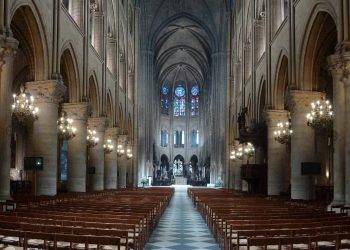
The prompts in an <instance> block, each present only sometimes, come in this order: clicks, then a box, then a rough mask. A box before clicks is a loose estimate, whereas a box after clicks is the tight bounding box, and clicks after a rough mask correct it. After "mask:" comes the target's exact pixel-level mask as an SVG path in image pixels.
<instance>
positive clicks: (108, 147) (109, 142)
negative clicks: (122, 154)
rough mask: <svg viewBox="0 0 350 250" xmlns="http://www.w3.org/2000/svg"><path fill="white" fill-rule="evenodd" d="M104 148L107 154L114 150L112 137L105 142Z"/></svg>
mask: <svg viewBox="0 0 350 250" xmlns="http://www.w3.org/2000/svg"><path fill="white" fill-rule="evenodd" d="M103 149H104V151H105V153H106V154H109V153H111V152H112V151H113V149H114V145H113V143H112V140H111V139H107V140H106V142H105V144H104V145H103Z"/></svg>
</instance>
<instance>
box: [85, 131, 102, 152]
mask: <svg viewBox="0 0 350 250" xmlns="http://www.w3.org/2000/svg"><path fill="white" fill-rule="evenodd" d="M99 140H100V139H99V138H98V137H97V136H96V130H91V129H88V130H87V136H86V141H87V147H88V148H93V147H95V146H96V145H97V144H98V141H99Z"/></svg>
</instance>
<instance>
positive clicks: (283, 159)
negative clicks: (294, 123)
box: [266, 110, 290, 195]
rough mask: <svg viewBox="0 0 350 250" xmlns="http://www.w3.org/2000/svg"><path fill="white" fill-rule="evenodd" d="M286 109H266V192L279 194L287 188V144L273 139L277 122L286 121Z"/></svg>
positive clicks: (288, 163) (288, 168) (288, 165)
mask: <svg viewBox="0 0 350 250" xmlns="http://www.w3.org/2000/svg"><path fill="white" fill-rule="evenodd" d="M288 113H289V112H288V111H287V110H268V111H266V120H267V140H268V141H267V159H268V163H267V164H268V165H267V167H268V168H267V194H268V195H279V194H280V193H281V192H284V191H286V190H287V189H288V184H289V179H286V177H287V176H289V174H288V173H287V171H290V162H288V155H287V145H284V144H280V143H279V142H277V141H276V140H275V136H274V131H275V130H276V129H277V123H278V122H286V121H288Z"/></svg>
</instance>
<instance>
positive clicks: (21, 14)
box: [9, 1, 50, 81]
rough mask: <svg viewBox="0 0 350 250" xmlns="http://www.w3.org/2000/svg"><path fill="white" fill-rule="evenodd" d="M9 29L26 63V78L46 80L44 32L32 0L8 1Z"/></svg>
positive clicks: (46, 54)
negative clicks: (17, 42)
mask: <svg viewBox="0 0 350 250" xmlns="http://www.w3.org/2000/svg"><path fill="white" fill-rule="evenodd" d="M9 3H10V4H12V5H11V6H10V13H11V23H10V25H11V30H12V32H13V35H14V37H15V38H16V39H17V40H18V41H19V49H20V50H21V51H22V52H23V54H24V56H25V58H26V61H27V63H28V69H29V70H28V74H29V76H28V80H31V81H34V80H35V81H40V80H46V79H47V78H48V75H49V66H50V64H49V58H48V54H49V53H48V46H47V38H46V32H45V29H44V25H43V23H42V20H41V19H40V13H39V11H38V10H37V8H36V6H35V3H34V1H31V2H29V1H26V2H24V1H9Z"/></svg>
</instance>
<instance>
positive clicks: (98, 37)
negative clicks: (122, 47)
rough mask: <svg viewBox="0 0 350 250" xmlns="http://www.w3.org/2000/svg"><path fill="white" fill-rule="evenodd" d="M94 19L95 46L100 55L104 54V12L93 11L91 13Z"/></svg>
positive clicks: (93, 41)
mask: <svg viewBox="0 0 350 250" xmlns="http://www.w3.org/2000/svg"><path fill="white" fill-rule="evenodd" d="M91 15H92V18H93V19H92V20H93V34H92V35H93V36H92V37H93V40H92V43H93V45H94V48H95V50H96V52H97V54H99V56H100V57H102V56H103V54H102V53H103V40H104V39H103V12H101V11H93V12H92V13H91Z"/></svg>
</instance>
